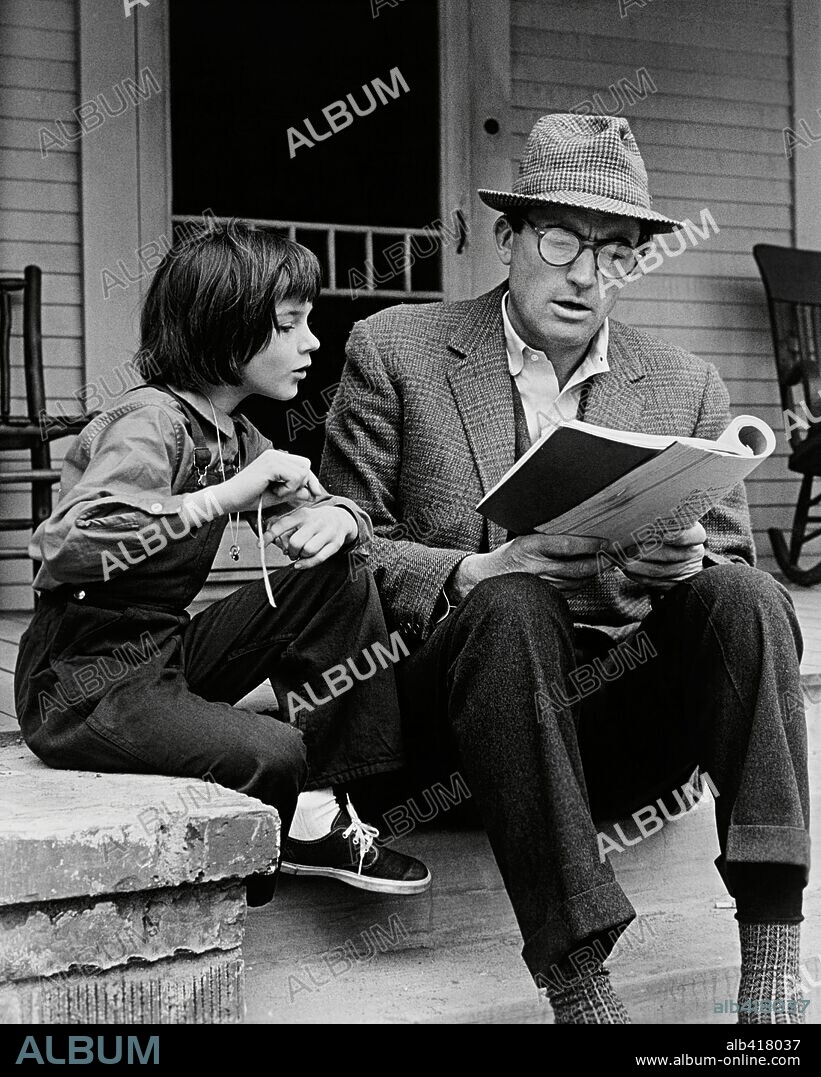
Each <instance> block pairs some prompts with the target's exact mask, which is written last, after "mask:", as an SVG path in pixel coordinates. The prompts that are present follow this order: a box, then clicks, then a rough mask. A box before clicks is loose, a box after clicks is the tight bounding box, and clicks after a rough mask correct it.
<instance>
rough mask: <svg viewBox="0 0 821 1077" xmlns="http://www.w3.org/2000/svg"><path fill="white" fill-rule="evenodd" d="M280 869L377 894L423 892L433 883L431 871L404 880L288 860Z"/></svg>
mask: <svg viewBox="0 0 821 1077" xmlns="http://www.w3.org/2000/svg"><path fill="white" fill-rule="evenodd" d="M279 869H280V871H282V872H283V873H284V874H285V875H314V876H321V877H323V878H325V879H336V880H337V881H338V882H341V883H347V885H348V886H353V887H354V888H355V889H357V890H370V891H372V892H373V893H377V894H423V893H424V892H425V890H427V889H428V887H429V886H430V884H431V875H430V872H428V876H427V878H426V879H414V880H412V881H411V882H402V880H401V879H371V878H370V877H369V876H367V875H358V874H357V873H356V872H354V871H345V870H344V869H343V868H322V867H313V866H310V865H307V864H289V863H288V862H287V861H283V862H282V863H281V864H280V866H279Z"/></svg>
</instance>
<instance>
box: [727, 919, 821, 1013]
mask: <svg viewBox="0 0 821 1077" xmlns="http://www.w3.org/2000/svg"><path fill="white" fill-rule="evenodd" d="M738 933H739V938H740V941H741V983H740V984H739V986H738V1023H739V1024H740V1025H803V1024H804V1023H805V1022H804V1009H805V1007H806V996H805V993H804V988H803V986H802V983H801V970H800V967H799V963H798V958H799V939H800V933H801V925H800V924H785V923H768V924H748V923H739V925H738Z"/></svg>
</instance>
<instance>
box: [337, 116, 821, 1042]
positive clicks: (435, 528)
mask: <svg viewBox="0 0 821 1077" xmlns="http://www.w3.org/2000/svg"><path fill="white" fill-rule="evenodd" d="M479 193H480V197H481V198H482V199H483V201H484V202H485V203H486V204H488V205H489V206H491V207H492V208H495V209H498V210H500V211H501V212H502V213H503V216H501V217H500V218H499V219H498V220H497V222H496V225H495V237H496V247H497V252H498V255H499V259H500V261H501V262H502V264H503V266H505V267H506V269H507V271H508V280H506V281H505V282H504V283H503V284H501V285H500V286H499V287H498V288H495V289H494V290H493V291H491V292H489V293H487V294H486V295H483V296H480V297H479V298H478V299H475V300H471V301H465V302H458V303H445V304H431V305H425V306H398V307H394V308H391V309H388V310H384V311H382V312H380V313H379V314H376V315H374V316H373V317H371V318H368V319H366V320H365V321H364V322H360V323H358V324H357V325H356V326H355V327H354V329H353V332H352V334H351V337H350V341H349V345H348V353H347V354H348V359H347V364H346V367H345V371H344V374H343V380H342V385H341V388H340V391H339V394H338V396H337V398H336V400H335V401H334V405H333V407H332V409H331V413H330V415H329V418H328V427H327V442H326V450H325V456H324V459H323V466H322V477H323V481H324V482H325V483H326V485H327V486H328V487H329V488H330V489H332V490H333V491H334V492H336V493H339V494H344V495H347V496H348V497H351V498H353V499H354V500H356V501H357V502H359V504H361V505H362V506H363V507H364V508H365V509H366V510H367V511H368V512H369V513H370V515H371V517H372V518H373V522H374V525H375V529H376V534H377V536H378V537H377V539H376V541H375V544H374V554H373V567H374V569H375V573H376V577H377V581H378V583H379V586H380V592H381V595H382V598H383V602H384V604H385V606H386V609H387V612H388V614H389V616H390V617H391V618H392V620H393V621H394V623H395V624H396V625H398V627H399V629H400V630H401V631H402V632H403V634H404V635H405V637H406V638H411V639H413V640H414V643H415V650H414V651H413V653H412V655H411V657H410V658H409V659H407V660H406V661H405V662H404V663H403V665H402V667H400V669H399V671H398V674H399V679H400V691H401V699H402V706H403V714H404V721H405V724H406V727H407V740H408V747H409V750H410V754H411V756H412V758H413V759H415V760H416V761H417V771H418V772H424V764H428V773H436V770H435V767H440V768H441V766H450V768H451V770H452V769H453V767H456V768H458V770H459V772H460V773H461V774H462V776H463V777H464V778H465V779H466V781H467V783H468V785H469V786H470V789H471V792H472V796H473V802H474V804H475V806H476V808H477V810H478V812H479V815H480V817H481V819H482V822H483V825H484V826H485V827H486V829H487V832H488V836H489V839H490V842H491V845H492V848H493V851H494V854H495V856H496V859H497V862H498V864H499V868H500V871H501V873H502V877H503V879H504V881H505V886H506V888H507V891H508V893H509V895H510V899H511V903H512V905H513V909H514V911H515V913H516V916H517V919H518V923H519V926H520V928H521V930H522V935H523V937H524V943H525V945H524V950H523V956H524V959H525V961H526V963H527V965H528V967H529V969H530V971H531V973H532V975H533V976H534V979H535V980H536V983H537V984H538V985H539V986H544V987H546V989H547V995H548V998H549V999H550V1002H551V1004H552V1006H553V1010H554V1013H555V1016H556V1020H557V1022H563V1023H577V1024H578V1023H582V1024H583V1023H626V1022H627V1021H628V1017H627V1014H626V1011H625V1009H624V1007H623V1005H622V1003H621V1002H620V1000H619V999H618V998H617V996H616V995H615V993H614V991H613V989H612V987H611V986H610V982H609V979H608V973H607V971H606V970H605V969H604V967H603V964H602V962H603V960H604V958H605V957H606V956H607V955H608V954H609V952H610V950H611V949H612V947H613V945H614V943H615V940H616V939H617V938H618V936H619V934H620V933H621V932H622V931H623V930H624V928H625V927H626V926H627V925H628V924H629V922H630V921H631V920H632V919H633V917H634V916H635V911H634V909H633V907H632V905H631V904H630V902H629V901H628V900H627V897H626V896H625V895H624V893H623V891H622V890H621V888H620V887H619V885H618V883H617V882H616V880H615V877H614V875H613V872H612V870H611V868H610V865H609V864H608V863H607V862H606V859H605V858H604V857H602V856H600V848H601V845H600V842H599V841H598V839H597V823H600V822H601V821H602V820H613V819H618V818H620V817H624V816H627V815H628V814H630V813H632V812H634V811H636V810H638V809H640V808H641V807H643V806H646V805H651V804H653V803H654V802H655V800H656V798H657V797H659V796H660V795H661V796H663V795H664V794H666V793H669V791H671V790H673V789H677V788H678V787H680V785H681V784H682V783H684V782H686V780H687V778H688V776H690V775H691V774H692V773H693V771H694V769H695V768H696V767H698V768H699V770H700V771H701V772H702V773H703V774H704V775H705V776H709V779H710V783H711V786H712V788H713V789H714V791H715V793H716V794H717V797H718V799H717V801H716V822H717V829H718V834H719V840H720V847H721V854H720V856H719V858H718V860H717V861H716V864H717V867H718V869H719V871H720V872H721V875H722V877H723V878H724V880H725V882H726V884H727V886H728V888H729V890H730V892H731V893H732V894H733V895H734V896H735V898H736V902H737V914H736V918H737V920H738V922H739V933H740V942H741V971H742V977H741V984H740V988H739V1002H740V1004H741V1007H742V1009H741V1019H742V1020H743V1021H745V1022H753V1023H759V1022H761V1023H767V1022H771V1021H778V1022H798V1021H800V1020H801V1016H800V1012H799V1011H800V1010H802V1009H803V1007H802V1006H801V1005H800V1002H801V999H800V992H801V986H800V979H799V968H798V937H799V924H800V921H801V920H802V915H801V903H802V889H803V887H804V886H805V885H806V878H807V865H808V863H809V836H808V820H809V814H808V811H809V808H808V790H807V772H806V730H805V725H804V717H803V707H802V706H801V703H800V701H801V691H800V681H799V660H800V653H801V647H802V643H801V637H800V631H799V628H798V624H797V621H796V618H795V614H794V611H793V608H792V603H791V601H790V598H789V595H788V594H787V592H786V591H785V590H784V589H783V588H782V587H781V586H780V585H779V584H778V583H776V582H775V581H774V580H773V579H772V578H771V577H770V576H769V575H767V574H766V573H763V572H760V571H759V570H757V569H756V568H754V567H753V566H754V561H755V553H754V548H753V541H752V535H751V531H750V523H749V516H748V510H747V504H746V498H745V494H744V490H743V488H742V487H738V488H737V489H735V490H734V491H733V492H732V494H731V495H730V496H728V497H727V498H726V499H725V500H724V501H723V502H722V503H721V504H719V505H715V506H713V507H712V508H710V510H709V511H708V512H706V514H705V515H704V516H703V519H702V520H701V522H700V523H697V524H695V525H694V526H691V527H688V528H687V529H686V530H681V529H679V530H678V532H675V531H671V530H668V531H667V532H665V533H664V535H663V541H661V540H659V541H657V542H654V543H645V544H642V543H636V545H635V547H634V548H632V549H629V550H628V551H627V554H628V557H627V558H625V557H622V558H621V560H620V561H619V563H618V565H617V566H614V565H613V563H612V560H611V559H610V558H609V557H605V558H602V557H601V556H597V554H598V552H599V544H598V543H597V542H594V541H591V540H583V539H579V538H574V537H573V536H569V535H568V536H562V537H559V538H555V537H547V536H542V535H538V534H533V535H523V536H519V537H515V538H513V539H511V540H508V536H506V535H505V534H504V532H502V530H501V529H500V528H499V527H497V526H496V525H495V524H493V523H488V522H487V521H485V520H484V519H483V518H482V517H481V516H480V515H479V514H477V513H476V511H475V506H476V504H477V502H478V501H479V499H480V497H481V496H482V495H483V494H484V493H486V492H487V491H488V490H489V489H490V488H491V487H492V486H493V485H494V484H495V483H496V482H497V481H498V480H499V479H500V478H501V477H502V475H503V474H504V473H505V471H506V470H507V469H508V468H509V467H510V466H511V465H512V464H513V462H514V460H515V459H516V458H517V457H518V456H519V455H521V453H522V452H523V451H525V450H526V449H527V448H528V447H529V446H530V444H531V443H532V441H533V439H534V438H535V437H537V436H538V434H539V430H540V428H541V427H543V426H546V425H549V423H551V422H554V421H555V417H556V416H557V415H558V416H560V417H562V416H563V417H576V416H578V417H579V418H583V419H584V420H586V421H588V422H591V423H596V424H599V425H602V426H609V427H617V428H621V429H626V430H642V431H645V432H648V433H654V434H661V433H663V434H677V435H697V436H700V437H705V438H716V437H717V436H718V435H719V434H720V433H721V432H722V431H723V430H724V428H725V427H726V426H727V424H728V422H729V413H728V396H727V392H726V389H725V388H724V386H723V384H722V382H721V379H720V378H719V376H718V373H717V371H716V370H715V368H714V367H713V366H711V365H710V364H709V363H705V362H702V361H700V360H699V359H697V358H695V357H694V356H692V355H688V354H687V353H686V352H684V351H682V350H681V349H679V348H675V347H672V346H671V345H669V344H666V343H664V342H663V341H659V340H655V339H653V338H651V337H649V336H647V335H646V334H644V333H641V332H639V331H637V330H635V329H631V328H630V327H628V326H626V325H623V324H621V323H619V322H616V321H613V320H610V318H609V315H610V312H611V310H612V308H613V306H614V303H615V299H616V296H617V295H618V293H619V290H620V289H619V288H618V287H614V286H612V281H613V280H614V279H618V277H619V276H620V275H621V274H622V273H623V272H624V271H629V270H630V268H631V267H632V266H634V265H635V258H636V254H635V249H636V247H637V246H638V245H639V244H640V243H641V242H642V241H643V240H644V239H646V238H647V237H649V236H650V235H652V234H653V233H655V232H664V231H672V230H674V229H676V228H677V227H679V225H678V223H677V222H675V221H673V220H671V219H669V218H667V217H664V216H663V215H661V214H660V213H657V212H655V211H654V210H653V209H652V208H651V201H650V196H649V192H648V188H647V175H646V172H645V169H644V164H643V162H642V159H641V156H640V154H639V151H638V147H637V146H636V143H635V140H634V138H633V135H632V133H631V131H630V128H629V126H628V124H627V121H626V120H625V119H623V118H619V117H609V116H576V115H550V116H545V117H543V118H542V119H541V120H539V122H538V123H537V124H536V126H535V127H534V128H533V130H532V132H531V134H530V137H529V139H528V142H527V146H526V148H525V152H524V156H523V159H522V163H521V168H520V173H519V177H518V179H517V181H516V183H515V185H514V190H513V191H511V192H499V191H489V190H481V191H480V192H479ZM608 282H610V283H611V286H608ZM648 523H650V521H648ZM407 534H410V535H416V536H422V538H423V541H422V542H418V541H412V540H411V539H409V538H407V537H400V536H404V535H407ZM625 647H627V648H632V650H631V651H630V654H631V656H632V658H631V660H630V661H629V662H628V661H624V662H623V663H622V660H623V659H624V658H626V657H627V651H626V650H625V649H624V648H625ZM591 663H592V664H593V665H594V668H595V669H597V670H600V671H601V676H600V677H599V680H600V681H601V682H602V683H601V687H599V688H597V690H596V691H595V692H592V693H590V694H587V695H585V694H584V693H583V692H580V691H574V688H577V687H578V685H579V680H578V676H576V679H574V675H578V673H579V671H580V669H581V666H582V665H588V664H591ZM622 664H623V667H624V668H621V667H622ZM446 773H447V771H446Z"/></svg>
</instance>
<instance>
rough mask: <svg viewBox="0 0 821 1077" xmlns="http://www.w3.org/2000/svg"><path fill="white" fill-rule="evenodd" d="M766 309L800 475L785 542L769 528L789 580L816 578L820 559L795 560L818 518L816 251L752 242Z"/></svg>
mask: <svg viewBox="0 0 821 1077" xmlns="http://www.w3.org/2000/svg"><path fill="white" fill-rule="evenodd" d="M753 255H754V257H755V260H756V262H757V263H758V268H759V271H760V272H761V277H762V279H763V281H764V287H765V289H766V292H767V302H768V305H769V310H770V327H771V329H772V337H773V348H774V351H775V363H776V369H777V372H778V385H779V390H780V393H781V406H782V408H783V409H784V417H785V422H786V424H787V429H788V431H789V439H790V447H791V449H792V452H791V454H790V458H789V461H788V465H787V466H788V467H789V468H790V470H791V471H796V472H798V474H799V475H802V476H803V478H802V480H801V488H800V491H799V494H798V503H797V505H796V507H795V516H794V518H793V524H792V533H791V535H790V542H789V546H788V545H787V542H786V540H785V538H784V535H783V534H782V533H781V531H780V529H779V528H777V527H771V528H770V529H769V531H768V534H769V536H770V542H771V543H772V547H773V553H774V554H775V558H776V561H777V562H778V565H779V567H780V568H781V571H782V572H783V573H784V575H785V576H786V577H787V579H788V580H791V581H792V582H793V583H798V584H803V585H804V586H807V587H809V586H811V585H812V584H815V583H818V582H819V581H821V561H819V562H817V563H816V564H815V565H812V566H811V567H809V568H806V567H805V568H802V567H801V566H800V565H799V559H800V557H801V551H802V549H803V547H804V546H805V545H806V544H807V543H808V542H812V540H813V539H815V538H817V537H818V536H819V535H821V528H819V529H816V530H815V531H809V532H808V531H807V528H808V526H809V525H811V524H819V523H821V517H819V516H811V515H810V512H811V510H812V509H814V508H815V507H816V505H818V504H819V502H821V494H818V495H816V496H815V497H813V495H812V490H813V483H814V481H815V479H816V477H818V476H821V425H815V424H821V251H804V250H796V249H795V248H794V247H774V246H771V245H769V244H764V243H759V244H757V245H756V246H755V247H753Z"/></svg>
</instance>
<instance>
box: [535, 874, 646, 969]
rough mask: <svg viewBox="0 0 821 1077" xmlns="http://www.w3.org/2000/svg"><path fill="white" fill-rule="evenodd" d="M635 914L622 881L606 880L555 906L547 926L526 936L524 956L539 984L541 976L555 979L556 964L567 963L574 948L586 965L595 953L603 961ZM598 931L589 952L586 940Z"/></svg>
mask: <svg viewBox="0 0 821 1077" xmlns="http://www.w3.org/2000/svg"><path fill="white" fill-rule="evenodd" d="M635 918H636V910H635V909H634V908H633V906H632V905H631V904H630V902H629V901H628V900H627V898H626V897H625V894H624V891H623V890H622V888H621V887H620V886H619V884H618V883H617V882H615V881H613V882H608V883H603V884H602V885H601V886H597V887H594V888H593V889H592V890H586V891H584V893H582V894H576V895H575V897H572V898H569V899H568V900H567V901H564V902H562V904H561V905H557V906H555V907H554V908H553V909H552V910H551V912H550V914H549V916H548V918H547V919H546V921H545V923H544V926H543V927H541V928H539V930H538V931H537V932H536V933H535V934H534V935H531V936H530V937H529V938H527V939H526V940H525V945H524V948H523V950H522V957H523V958H524V960H525V964H526V965H527V967H528V969H530V973H531V975H532V976H533V978H534V979H536V981H537V984H538V983H539V980H538V979H537V977H539V976H542V977H544V979H545V980H546V981H548V982H552V978H553V977H552V976H551V969H552V967H553V966H558V964H559V962H565V963H566V961H567V959H568V957H569V956H570V957H571V959H572V955H573V953H574V952H577V951H578V952H579V954H580V955H581V956H580V957H579V961H580V963H581V965H582V966H583V965H584V964H585V963H589V960H590V958H591V957H597V958H598V959H599V960H600V961H603V960H604V959H605V958H606V957H607V956H608V955H609V953H610V951H611V950H612V949H613V947H614V946H615V945H616V942H617V940H618V938H619V936H620V935H621V933H622V932H623V931H624V929H625V928H626V927H627V926H628V925H629V924H630V923H631V922H632V921H633V920H635ZM594 935H595V936H596V940H595V944H591V947H590V948H589V949H590V952H589V953H587V952H586V951H585V948H584V946H583V945H582V944H583V943H584V940H585V939H590V938H591V936H594ZM553 971H554V972H555V969H553Z"/></svg>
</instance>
